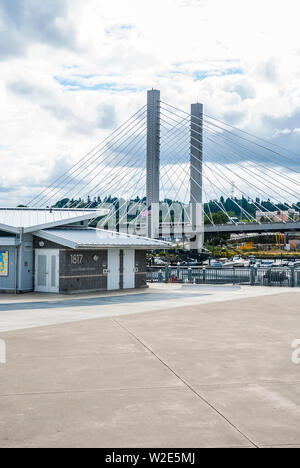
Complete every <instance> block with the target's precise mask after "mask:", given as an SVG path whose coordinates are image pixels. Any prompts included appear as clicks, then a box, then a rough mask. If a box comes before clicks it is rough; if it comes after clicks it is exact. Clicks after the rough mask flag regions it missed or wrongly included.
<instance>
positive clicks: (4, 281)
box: [0, 246, 16, 293]
mask: <svg viewBox="0 0 300 468" xmlns="http://www.w3.org/2000/svg"><path fill="white" fill-rule="evenodd" d="M0 250H7V251H8V276H0V292H7V293H14V292H15V287H16V247H5V246H1V247H0Z"/></svg>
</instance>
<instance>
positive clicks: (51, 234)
mask: <svg viewBox="0 0 300 468" xmlns="http://www.w3.org/2000/svg"><path fill="white" fill-rule="evenodd" d="M34 234H35V235H36V236H38V237H40V238H42V239H45V240H48V241H51V242H54V243H55V244H59V245H63V246H65V247H69V248H71V249H87V248H90V249H91V248H92V249H97V248H99V249H101V248H102V249H103V248H134V249H141V250H156V249H169V248H170V247H171V244H169V243H168V242H163V241H160V240H154V239H148V238H145V237H138V236H132V235H129V234H122V233H118V232H111V231H106V230H103V229H93V228H88V229H50V230H42V231H38V232H35V233H34Z"/></svg>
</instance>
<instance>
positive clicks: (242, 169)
mask: <svg viewBox="0 0 300 468" xmlns="http://www.w3.org/2000/svg"><path fill="white" fill-rule="evenodd" d="M207 140H208V141H209V140H210V139H209V138H208V137H207ZM208 148H209V147H208V145H207V146H206V154H207V155H209V154H211V155H212V156H211V161H213V160H214V157H215V154H216V153H217V154H220V156H222V157H223V158H224V159H225V160H226V161H227V163H229V164H231V163H233V164H234V166H237V164H236V160H235V159H233V158H232V157H230V156H228V154H226V156H225V154H223V153H220V152H218V151H216V150H215V149H214V148H212V149H211V153H209V151H208ZM229 164H227V166H226V169H227V170H228V171H230V172H231V173H232V174H233V175H234V176H236V178H239V179H240V180H242V181H243V182H245V183H246V184H247V185H249V186H250V187H252V188H253V189H254V190H256V193H257V195H259V194H262V193H263V194H264V196H267V197H268V199H269V197H270V196H271V197H274V195H273V194H276V195H278V196H279V197H282V196H285V194H284V195H282V194H280V193H279V192H277V191H276V190H275V189H274V187H272V186H270V185H269V184H268V183H267V181H268V179H267V178H266V177H264V176H261V175H260V174H256V173H255V172H253V171H251V170H250V169H249V168H247V166H246V167H245V166H244V165H239V166H237V167H238V170H239V171H240V172H245V173H246V176H247V175H250V176H251V177H252V178H254V179H255V180H257V181H258V182H260V183H263V186H264V187H267V188H269V189H270V190H271V192H269V193H267V192H266V191H265V190H263V189H262V188H261V187H260V186H254V185H253V184H252V183H251V182H250V181H249V179H244V178H243V177H242V175H241V173H239V174H238V173H236V172H235V171H234V170H233V169H231V168H230V167H229ZM250 180H252V179H250ZM270 183H273V186H275V187H277V188H279V189H280V187H278V185H277V184H275V183H274V181H271V182H270ZM285 193H288V194H290V192H289V191H287V190H285ZM271 194H272V195H271ZM248 195H249V194H248ZM274 200H276V201H277V202H278V203H279V205H277V204H275V203H273V201H271V200H270V199H269V204H271V205H272V206H273V207H274V208H275V210H277V211H281V210H282V208H281V207H280V204H281V205H285V207H286V208H288V209H290V208H291V207H292V206H296V205H295V204H293V203H291V204H287V203H286V202H284V201H281V200H279V199H277V198H274ZM266 211H268V210H267V209H266ZM291 219H292V218H291Z"/></svg>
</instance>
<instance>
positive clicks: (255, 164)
mask: <svg viewBox="0 0 300 468" xmlns="http://www.w3.org/2000/svg"><path fill="white" fill-rule="evenodd" d="M207 135H209V136H210V138H209V137H208V136H207ZM205 136H206V139H207V140H208V141H211V142H212V143H214V144H215V145H217V146H218V147H220V148H221V149H222V151H223V152H224V151H226V153H227V154H228V153H230V154H232V155H235V157H236V161H237V163H240V159H241V154H243V153H241V152H239V151H238V148H235V147H234V145H231V144H230V143H228V147H227V146H226V145H225V143H224V142H223V140H222V138H219V139H218V138H217V137H218V136H219V135H218V134H216V133H214V132H212V131H210V130H208V129H206V132H205ZM232 148H233V149H232ZM245 157H246V158H247V163H249V164H251V166H252V167H255V168H256V169H258V167H259V168H262V170H263V174H264V176H265V177H270V176H269V174H268V172H270V173H272V174H274V175H276V177H277V178H278V177H280V178H281V179H284V180H285V181H287V182H288V183H289V184H294V185H295V186H299V187H300V183H299V182H297V181H296V180H293V179H291V178H290V177H288V176H286V175H285V174H280V173H279V172H277V171H275V170H274V169H271V168H270V167H267V166H265V165H264V164H262V163H260V162H258V161H257V160H255V159H253V158H251V155H249V154H247V155H245ZM271 180H272V181H274V179H271ZM286 190H287V192H288V193H290V195H292V196H294V197H295V196H296V197H297V196H298V193H299V192H298V190H297V191H295V190H294V189H293V187H290V186H289V189H286ZM290 190H291V191H292V192H293V193H292V192H290Z"/></svg>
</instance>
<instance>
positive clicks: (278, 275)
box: [147, 267, 300, 287]
mask: <svg viewBox="0 0 300 468" xmlns="http://www.w3.org/2000/svg"><path fill="white" fill-rule="evenodd" d="M147 281H148V282H150V283H182V284H183V283H190V284H239V285H251V286H277V287H278V286H279V287H300V269H295V268H259V269H258V268H199V267H189V268H188V267H180V268H179V267H166V268H164V267H163V268H162V267H149V268H148V270H147Z"/></svg>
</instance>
